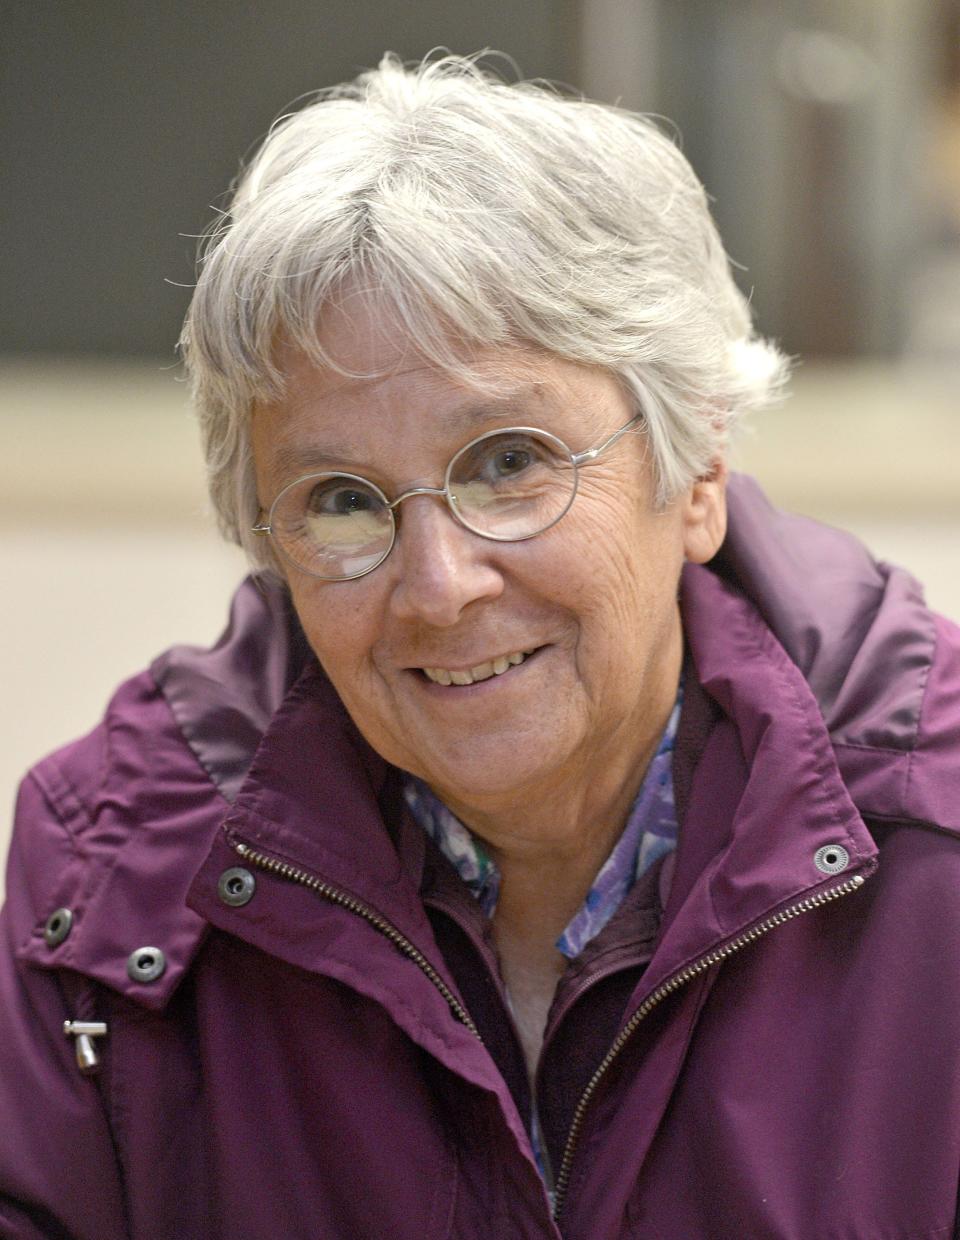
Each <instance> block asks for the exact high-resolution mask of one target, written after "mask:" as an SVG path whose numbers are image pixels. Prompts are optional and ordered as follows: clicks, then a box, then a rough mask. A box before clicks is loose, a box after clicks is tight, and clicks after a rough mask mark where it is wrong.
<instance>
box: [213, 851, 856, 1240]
mask: <svg viewBox="0 0 960 1240" xmlns="http://www.w3.org/2000/svg"><path fill="white" fill-rule="evenodd" d="M232 847H233V849H234V851H235V852H236V853H237V854H238V855H239V856H240V857H242V858H243V859H244V861H247V862H249V863H250V864H251V865H255V866H257V867H258V869H261V870H266V871H268V872H269V873H271V874H276V875H278V876H279V877H280V878H285V879H288V880H289V881H290V882H295V883H299V884H300V885H301V886H303V887H307V888H309V889H310V890H311V891H314V892H316V893H317V895H319V896H321V897H322V898H323V899H325V900H329V901H330V902H331V903H332V904H339V905H340V906H341V907H342V908H345V909H349V910H350V912H352V913H356V914H357V916H359V917H362V918H363V919H364V921H366V922H369V924H370V925H371V926H373V927H374V929H375V930H378V931H379V932H380V933H381V934H382V935H384V936H385V937H386V938H387V939H389V940H390V942H391V943H393V945H394V946H395V947H396V948H397V949H398V950H399V951H400V952H402V953H403V955H405V956H406V957H407V958H408V959H409V960H412V961H413V963H414V964H415V965H416V966H417V968H418V969H420V971H421V972H422V973H423V974H424V975H425V976H426V977H427V978H428V979H429V980H430V982H432V984H433V985H434V986H435V987H436V989H437V990H438V991H439V992H440V994H441V995H442V996H443V998H444V1000H445V1001H446V1003H447V1006H448V1007H449V1008H450V1010H451V1012H453V1014H454V1016H455V1017H456V1018H457V1020H459V1021H460V1023H461V1024H462V1025H465V1026H466V1028H467V1029H469V1030H470V1032H471V1033H472V1034H473V1035H474V1037H475V1038H476V1039H477V1040H478V1041H479V1042H481V1043H482V1041H483V1039H482V1038H481V1037H480V1033H479V1031H478V1029H477V1027H476V1025H475V1024H474V1023H473V1020H472V1019H471V1017H470V1014H469V1012H468V1011H467V1010H466V1008H465V1007H464V1006H463V1004H462V1003H461V1002H460V1001H459V999H458V998H457V997H456V995H455V994H454V993H453V992H452V991H451V989H450V987H449V986H447V984H446V983H445V982H444V980H443V978H442V977H441V976H440V975H439V973H437V971H436V969H435V968H434V967H433V965H431V963H430V961H429V960H427V958H426V956H424V954H423V952H421V951H420V949H419V948H417V947H415V946H414V944H413V943H411V942H410V940H409V939H408V938H406V937H405V936H404V935H403V934H401V933H400V931H399V930H398V929H397V928H396V926H394V925H393V924H392V923H391V922H389V921H387V919H386V918H385V917H381V915H380V914H379V913H376V912H374V910H373V909H372V908H370V907H369V906H368V905H366V904H364V903H363V902H362V901H361V900H358V899H356V898H355V897H354V896H351V895H348V894H347V893H346V892H344V891H340V890H339V889H338V888H336V887H332V886H331V885H330V884H329V883H325V882H324V881H323V880H322V879H320V878H317V877H316V875H314V874H311V873H309V871H307V870H302V869H300V868H299V866H295V865H291V864H290V863H289V862H287V861H280V860H278V859H277V858H276V857H271V856H269V855H268V854H266V853H261V852H257V851H256V850H255V849H253V848H251V847H250V846H249V844H244V843H242V842H241V841H237V842H235V843H234V844H233V845H232ZM865 882H866V879H865V878H864V876H863V875H862V874H855V875H853V877H852V878H849V879H847V881H846V882H844V883H840V884H839V886H837V887H831V888H830V889H829V890H827V891H821V892H818V893H817V894H816V895H813V896H808V897H806V898H805V899H803V900H798V901H797V902H796V903H795V904H791V905H789V906H788V907H787V908H785V909H782V910H781V911H780V912H779V913H774V914H773V916H772V917H767V918H765V919H764V920H763V921H760V922H758V923H757V924H756V925H755V926H753V927H751V929H749V930H747V931H745V932H744V933H743V934H740V935H738V936H737V937H736V938H735V939H731V941H730V942H729V943H724V944H722V945H721V946H719V947H715V948H713V949H712V950H711V951H709V952H706V953H705V954H704V955H703V956H701V957H699V959H697V960H695V961H694V962H693V964H689V965H685V966H684V967H683V968H682V969H679V970H678V971H677V972H676V973H673V974H671V975H670V977H668V978H667V979H666V980H665V981H663V982H661V983H660V985H659V986H658V987H657V988H656V989H655V990H654V991H652V992H651V993H650V994H649V995H648V996H647V997H646V999H644V1001H643V1003H641V1005H640V1006H639V1007H638V1008H637V1010H636V1011H635V1012H634V1014H633V1015H632V1016H631V1017H630V1019H629V1021H627V1023H626V1024H625V1025H624V1027H623V1028H622V1029H621V1030H620V1032H619V1033H618V1034H617V1036H616V1038H615V1039H614V1042H613V1045H612V1046H611V1047H610V1049H609V1050H608V1051H607V1053H606V1055H604V1057H603V1060H602V1061H601V1063H600V1065H599V1067H598V1068H597V1070H596V1071H595V1072H594V1074H593V1076H592V1077H591V1078H590V1080H589V1082H588V1083H587V1087H586V1089H585V1090H584V1091H583V1094H582V1095H581V1097H580V1101H579V1102H578V1103H577V1109H576V1111H574V1114H573V1120H572V1121H571V1124H570V1132H569V1133H568V1134H567V1142H566V1145H565V1146H564V1151H563V1159H562V1162H561V1164H560V1171H559V1174H558V1175H557V1178H556V1186H555V1190H554V1193H553V1217H554V1221H557V1220H559V1218H560V1215H561V1212H562V1210H563V1206H564V1203H565V1201H566V1194H567V1188H568V1186H569V1183H570V1172H571V1170H572V1167H573V1158H574V1154H575V1153H576V1148H577V1143H578V1141H579V1139H580V1133H581V1130H582V1128H583V1121H584V1117H585V1115H586V1111H587V1108H588V1107H589V1105H590V1102H591V1100H592V1098H593V1096H594V1094H595V1093H596V1091H597V1088H598V1087H599V1085H600V1082H601V1081H602V1080H603V1078H604V1076H605V1075H606V1073H607V1072H608V1070H609V1069H610V1066H611V1064H612V1063H613V1062H614V1060H615V1059H616V1058H617V1056H618V1055H619V1054H620V1052H621V1051H622V1050H623V1048H624V1046H626V1044H627V1042H628V1041H629V1040H630V1038H631V1037H632V1035H633V1034H634V1032H635V1031H636V1029H637V1028H638V1026H639V1025H640V1024H641V1023H642V1022H643V1020H644V1019H645V1018H646V1017H647V1016H649V1015H650V1013H651V1012H652V1011H653V1009H654V1008H656V1007H657V1006H659V1004H660V1003H661V1002H662V1001H663V1000H664V999H666V998H667V996H668V995H671V994H673V992H674V991H676V990H679V989H680V988H681V987H682V986H685V985H686V984H687V982H690V981H693V979H694V978H695V977H699V976H700V974H701V973H704V972H706V970H707V969H709V968H710V967H711V966H713V965H715V964H720V963H721V962H722V961H723V960H726V959H727V957H728V956H732V955H734V953H735V952H738V951H740V950H741V948H743V947H746V946H747V945H748V944H749V943H754V942H756V940H757V939H761V938H763V936H764V935H766V934H769V932H770V931H771V930H773V929H775V928H776V927H777V926H782V925H783V924H784V923H785V922H787V921H790V920H791V918H793V917H797V916H799V915H800V914H801V913H810V912H812V911H813V910H814V909H816V908H819V907H820V906H821V905H824V904H829V903H830V902H831V901H832V900H837V899H839V898H840V897H841V896H845V895H849V894H850V893H851V892H854V891H857V890H859V888H860V887H862V886H863V884H864V883H865Z"/></svg>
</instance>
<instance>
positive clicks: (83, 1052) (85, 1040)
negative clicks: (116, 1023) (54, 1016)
mask: <svg viewBox="0 0 960 1240" xmlns="http://www.w3.org/2000/svg"><path fill="white" fill-rule="evenodd" d="M63 1032H64V1034H65V1035H66V1036H67V1037H68V1038H69V1037H72V1038H76V1043H75V1046H76V1051H77V1067H78V1068H79V1069H80V1071H81V1072H82V1073H83V1075H84V1076H92V1075H93V1073H94V1072H99V1071H100V1056H99V1055H98V1054H97V1048H96V1045H95V1044H94V1041H93V1039H94V1038H102V1037H104V1036H105V1034H106V1032H107V1026H106V1024H105V1022H104V1021H102V1020H65V1021H64V1022H63Z"/></svg>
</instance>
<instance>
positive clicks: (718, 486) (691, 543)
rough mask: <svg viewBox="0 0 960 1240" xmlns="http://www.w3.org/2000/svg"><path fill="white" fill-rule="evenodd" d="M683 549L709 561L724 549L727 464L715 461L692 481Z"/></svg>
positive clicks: (686, 502) (696, 561) (697, 560)
mask: <svg viewBox="0 0 960 1240" xmlns="http://www.w3.org/2000/svg"><path fill="white" fill-rule="evenodd" d="M682 503H683V553H684V557H685V558H686V559H687V560H690V561H691V563H693V564H706V562H707V561H708V560H712V559H713V557H714V556H715V555H716V554H717V552H718V551H719V550H720V544H721V543H722V542H723V540H724V537H725V535H726V532H727V466H726V463H725V462H724V461H722V460H716V461H714V463H713V465H712V467H711V469H710V473H708V474H704V475H703V476H702V477H700V478H697V480H696V481H695V482H694V483H693V484H692V485H691V487H690V489H689V490H688V491H687V494H686V496H685V497H684V499H683V501H682Z"/></svg>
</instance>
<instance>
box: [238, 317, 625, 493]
mask: <svg viewBox="0 0 960 1240" xmlns="http://www.w3.org/2000/svg"><path fill="white" fill-rule="evenodd" d="M321 346H322V348H323V351H324V353H326V354H327V355H328V356H331V357H333V358H335V360H336V364H337V368H336V369H334V368H333V367H331V366H324V365H322V364H320V363H319V362H318V360H317V359H316V358H314V357H312V356H309V355H308V354H307V353H306V352H305V351H303V350H296V349H293V348H288V349H286V350H285V351H283V352H282V353H281V355H280V359H279V360H280V364H281V369H282V371H283V375H284V381H285V386H284V393H283V396H282V397H281V398H280V399H279V400H277V401H275V402H273V403H270V404H263V405H259V406H257V407H256V408H255V410H254V416H253V449H254V459H255V462H256V465H257V469H258V472H261V473H262V472H263V471H265V470H266V471H269V474H270V475H271V477H272V478H273V479H275V480H289V479H290V478H291V477H293V476H296V475H297V473H306V472H310V471H311V470H312V469H314V468H317V469H324V468H330V467H335V468H344V469H347V470H348V471H351V472H353V471H356V472H363V467H366V466H379V465H380V464H381V463H383V462H385V461H389V462H391V464H392V463H393V462H394V461H396V462H397V466H398V468H400V469H401V472H402V470H403V466H404V464H405V461H404V458H406V457H408V456H409V458H410V462H411V465H413V464H415V463H416V462H418V461H422V462H425V461H426V460H427V459H430V458H432V456H434V455H435V456H437V457H438V458H439V457H442V456H443V455H444V454H447V455H449V454H450V453H452V452H453V451H455V450H456V449H457V448H459V447H461V446H462V445H463V444H464V443H465V442H467V440H469V439H471V438H473V437H474V436H476V435H480V434H483V433H484V432H485V431H487V430H490V429H494V428H496V427H497V426H517V425H532V426H541V427H543V429H545V430H549V431H552V432H553V433H554V434H556V435H559V436H560V438H562V439H565V440H567V441H568V442H569V443H570V446H572V447H574V448H580V447H584V446H586V443H585V442H584V438H585V436H589V435H590V434H592V433H593V431H594V428H595V427H597V426H600V427H601V428H602V427H604V426H605V425H606V424H607V422H608V421H609V417H606V418H605V417H604V416H603V411H604V410H607V409H608V408H609V406H610V404H611V402H617V400H618V398H619V403H620V404H621V405H625V404H626V401H625V398H624V397H623V395H622V391H621V389H620V387H619V384H618V383H617V381H616V380H615V379H614V378H613V376H612V375H610V374H609V373H608V372H606V371H603V370H600V369H599V368H595V367H588V366H584V365H581V364H579V363H575V362H571V361H567V360H566V359H563V358H558V357H556V356H555V355H552V354H549V353H546V352H545V351H543V350H540V349H537V348H535V347H532V346H510V347H502V348H485V349H476V350H473V351H472V352H471V354H470V378H469V380H468V379H467V378H464V377H462V376H459V375H454V374H451V373H450V372H449V371H448V370H446V369H441V368H440V367H439V366H437V365H433V364H431V363H430V362H428V361H426V360H425V359H424V358H423V357H422V356H418V355H416V354H415V353H414V352H413V350H412V348H411V346H410V344H409V341H408V340H406V338H405V337H403V335H402V332H401V331H399V330H398V329H396V328H395V327H394V326H393V325H392V324H390V323H384V322H382V321H379V320H371V318H370V317H369V315H367V316H366V317H365V318H361V319H360V320H359V321H357V320H356V319H354V318H348V317H347V316H346V315H345V313H344V312H343V311H339V312H338V313H337V314H335V315H334V316H333V318H332V320H331V322H330V323H328V322H327V320H326V319H325V321H324V330H323V333H322V338H321Z"/></svg>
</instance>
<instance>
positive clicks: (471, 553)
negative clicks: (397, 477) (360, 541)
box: [387, 495, 503, 628]
mask: <svg viewBox="0 0 960 1240" xmlns="http://www.w3.org/2000/svg"><path fill="white" fill-rule="evenodd" d="M397 515H398V517H399V528H398V530H397V542H396V545H395V546H394V548H393V553H392V555H391V556H390V558H389V559H388V560H387V565H388V566H389V568H390V569H391V570H392V572H393V574H394V578H395V581H394V588H393V592H392V595H391V602H390V606H391V609H392V611H393V613H394V615H395V616H396V617H397V618H398V619H401V620H418V621H422V622H424V623H426V624H430V625H433V626H435V627H437V628H447V627H450V626H451V625H454V624H456V623H457V621H458V620H459V619H460V617H461V615H462V614H463V612H464V610H465V608H467V607H468V606H469V605H470V604H471V603H475V602H478V601H480V600H483V599H487V600H490V599H494V598H496V597H497V596H498V595H499V594H500V593H501V592H502V591H503V577H502V575H501V573H500V571H499V570H498V569H497V568H496V567H495V566H494V563H493V556H494V555H495V554H496V549H497V546H498V544H497V543H496V542H491V541H490V540H489V539H486V538H481V537H480V535H479V534H474V533H472V532H471V531H470V530H468V529H466V528H464V526H462V525H461V524H460V523H459V522H458V521H457V520H456V518H455V517H454V516H453V514H452V513H451V512H450V510H449V508H447V506H446V504H445V503H444V502H443V500H442V499H439V498H437V497H435V496H433V495H414V496H411V497H410V498H409V499H407V500H406V501H405V502H404V504H403V513H402V516H401V515H400V513H399V512H398V514H397Z"/></svg>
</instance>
